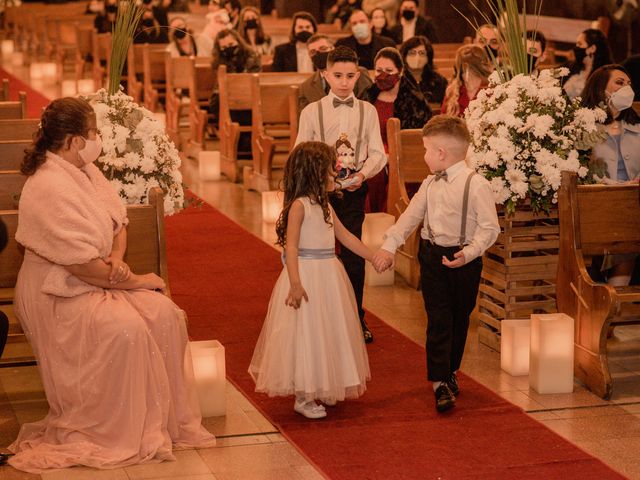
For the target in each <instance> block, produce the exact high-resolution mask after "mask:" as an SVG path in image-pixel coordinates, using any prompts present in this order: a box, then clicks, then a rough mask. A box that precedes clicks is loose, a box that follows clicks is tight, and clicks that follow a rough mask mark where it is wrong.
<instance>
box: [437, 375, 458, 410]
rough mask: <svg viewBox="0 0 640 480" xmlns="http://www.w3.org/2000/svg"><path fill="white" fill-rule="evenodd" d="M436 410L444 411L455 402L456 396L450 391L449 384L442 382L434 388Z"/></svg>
mask: <svg viewBox="0 0 640 480" xmlns="http://www.w3.org/2000/svg"><path fill="white" fill-rule="evenodd" d="M435 395H436V410H437V411H438V412H440V413H442V412H446V411H447V410H449V409H450V408H452V407H453V406H454V405H455V404H456V397H455V396H454V395H453V393H451V389H449V386H448V385H447V384H446V383H445V382H442V384H441V385H440V386H439V387H438V388H437V389H436V391H435Z"/></svg>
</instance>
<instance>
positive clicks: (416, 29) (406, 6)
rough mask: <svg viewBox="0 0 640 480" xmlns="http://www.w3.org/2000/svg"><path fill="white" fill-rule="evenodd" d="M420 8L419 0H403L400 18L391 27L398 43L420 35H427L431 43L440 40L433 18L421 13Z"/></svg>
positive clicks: (394, 38)
mask: <svg viewBox="0 0 640 480" xmlns="http://www.w3.org/2000/svg"><path fill="white" fill-rule="evenodd" d="M418 8H419V4H418V0H402V3H401V4H400V20H399V22H398V23H397V24H396V26H395V27H393V28H392V29H391V34H392V35H393V40H395V42H396V43H397V44H398V45H400V44H401V43H403V42H406V41H407V40H409V39H410V38H413V37H417V36H418V35H421V36H423V37H427V39H429V41H430V42H431V43H437V42H438V34H437V32H436V26H435V25H434V24H433V20H432V19H431V18H426V17H424V16H422V15H420V12H419V10H418Z"/></svg>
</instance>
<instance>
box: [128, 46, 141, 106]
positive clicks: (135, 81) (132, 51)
mask: <svg viewBox="0 0 640 480" xmlns="http://www.w3.org/2000/svg"><path fill="white" fill-rule="evenodd" d="M143 49H144V44H141V43H132V44H131V45H130V46H129V51H128V52H127V95H129V96H130V97H132V98H133V101H134V102H136V103H138V104H140V103H141V102H142V91H143V89H144V85H143V83H142V81H141V79H142V78H143V75H144V59H143V57H142V50H143Z"/></svg>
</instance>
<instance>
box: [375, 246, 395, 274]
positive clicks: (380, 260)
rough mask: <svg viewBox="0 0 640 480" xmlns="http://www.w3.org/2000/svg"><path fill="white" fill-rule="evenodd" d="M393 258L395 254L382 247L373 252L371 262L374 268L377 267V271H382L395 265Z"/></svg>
mask: <svg viewBox="0 0 640 480" xmlns="http://www.w3.org/2000/svg"><path fill="white" fill-rule="evenodd" d="M393 260H394V256H393V255H392V254H391V253H390V252H388V251H386V250H383V249H382V248H380V249H379V250H378V251H377V252H376V253H374V254H373V257H372V258H371V264H372V265H373V268H375V269H376V272H378V273H382V272H384V271H385V270H387V269H389V268H392V267H393Z"/></svg>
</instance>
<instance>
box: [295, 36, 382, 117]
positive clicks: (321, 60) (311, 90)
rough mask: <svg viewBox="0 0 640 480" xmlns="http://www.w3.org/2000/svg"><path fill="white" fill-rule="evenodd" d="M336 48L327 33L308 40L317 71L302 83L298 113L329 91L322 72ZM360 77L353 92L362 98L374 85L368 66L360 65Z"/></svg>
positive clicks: (310, 54) (310, 53) (308, 47)
mask: <svg viewBox="0 0 640 480" xmlns="http://www.w3.org/2000/svg"><path fill="white" fill-rule="evenodd" d="M333 49H334V47H333V43H331V40H330V39H329V37H328V36H327V35H324V34H321V33H318V34H316V35H314V36H312V37H311V38H310V39H309V40H308V41H307V50H308V52H309V56H310V57H311V61H312V62H313V68H314V69H315V73H314V74H313V75H312V76H311V77H310V78H308V79H307V80H305V81H304V82H303V83H302V85H300V91H299V96H298V113H299V112H301V111H302V109H303V108H304V107H306V106H307V105H309V104H310V103H313V102H316V101H318V100H320V99H321V98H322V97H324V96H325V95H327V93H328V92H329V84H327V82H326V81H325V79H324V78H323V77H322V72H324V71H325V70H326V69H327V56H328V55H329V52H330V51H332V50H333ZM358 69H359V70H360V78H358V81H357V82H356V86H355V88H354V89H353V93H354V94H355V96H356V97H357V98H360V99H362V95H363V94H364V92H365V91H366V90H367V89H368V88H369V87H370V86H371V85H373V82H372V81H371V78H370V77H369V72H368V71H367V69H366V68H363V67H358Z"/></svg>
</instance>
